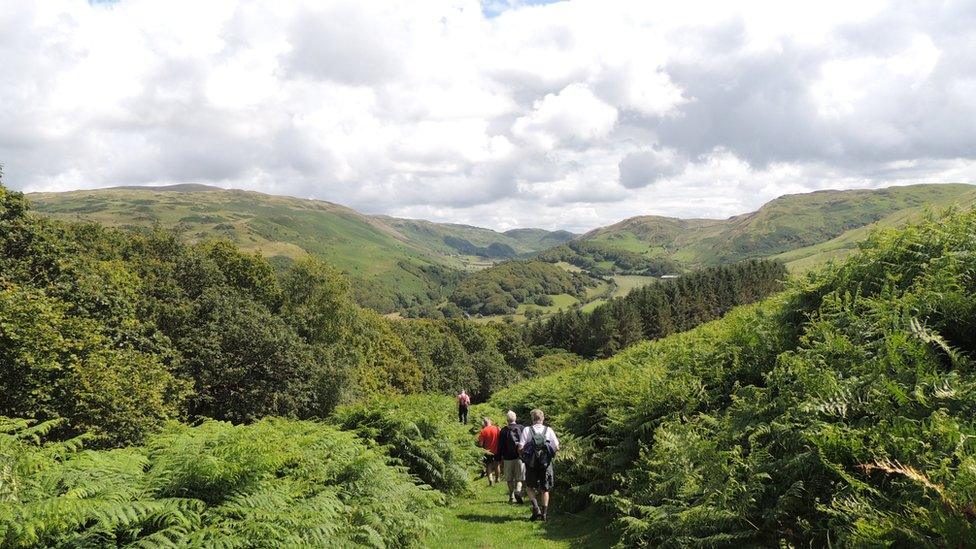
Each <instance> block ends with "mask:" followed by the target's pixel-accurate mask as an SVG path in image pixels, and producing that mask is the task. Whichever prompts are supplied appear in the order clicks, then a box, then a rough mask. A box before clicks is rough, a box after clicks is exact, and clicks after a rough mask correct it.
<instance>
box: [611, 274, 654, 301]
mask: <svg viewBox="0 0 976 549" xmlns="http://www.w3.org/2000/svg"><path fill="white" fill-rule="evenodd" d="M657 280H658V279H657V278H656V277H653V276H642V275H616V276H614V277H613V281H614V282H615V283H616V284H617V287H616V288H615V289H614V291H613V294H611V296H610V297H623V296H625V295H627V294H629V293H630V291H631V290H633V289H634V288H640V287H641V286H646V285H648V284H653V283H655V282H656V281H657Z"/></svg>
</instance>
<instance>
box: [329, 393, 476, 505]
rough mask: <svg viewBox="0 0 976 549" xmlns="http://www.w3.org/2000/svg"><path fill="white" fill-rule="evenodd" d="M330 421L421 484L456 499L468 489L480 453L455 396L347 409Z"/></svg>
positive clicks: (400, 399)
mask: <svg viewBox="0 0 976 549" xmlns="http://www.w3.org/2000/svg"><path fill="white" fill-rule="evenodd" d="M332 421H333V422H334V423H335V424H336V425H338V426H339V428H341V429H344V430H349V431H353V432H355V433H356V434H357V435H359V437H360V438H362V440H363V442H364V443H366V444H367V445H370V444H373V443H375V444H376V445H378V447H379V448H380V449H382V450H383V451H384V452H386V453H387V454H389V455H390V456H392V457H394V458H396V459H397V460H398V461H399V462H400V463H402V464H403V465H405V466H406V467H407V469H408V470H409V471H410V472H411V473H412V474H413V475H415V476H416V477H417V478H418V479H419V480H420V481H421V482H423V483H425V484H428V485H430V486H432V487H434V488H436V489H438V490H441V491H443V492H445V493H448V494H452V495H457V494H461V493H464V492H467V491H468V489H469V487H468V478H469V477H468V471H469V470H471V469H473V468H474V467H476V466H477V465H478V463H479V461H478V458H479V457H480V455H481V452H480V451H478V450H477V449H476V448H475V447H474V445H473V443H472V438H471V434H470V432H469V430H468V428H467V427H466V426H463V425H460V424H459V423H458V421H457V414H456V409H455V407H454V399H453V398H451V397H438V396H426V395H424V396H420V395H417V396H408V397H398V398H393V399H383V400H376V401H372V402H368V403H362V404H356V405H352V406H343V407H340V408H339V409H337V410H336V412H335V413H334V414H333V416H332Z"/></svg>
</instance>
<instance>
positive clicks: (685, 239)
mask: <svg viewBox="0 0 976 549" xmlns="http://www.w3.org/2000/svg"><path fill="white" fill-rule="evenodd" d="M974 203H976V187H974V186H972V185H964V184H939V185H910V186H904V187H889V188H885V189H866V190H865V189H859V190H846V191H836V190H827V191H816V192H812V193H805V194H793V195H785V196H781V197H779V198H777V199H775V200H772V201H770V202H768V203H766V204H765V205H763V206H762V207H761V208H759V209H758V210H757V211H755V212H751V213H747V214H743V215H738V216H735V217H731V218H728V219H724V220H711V219H688V220H685V219H675V218H668V217H659V216H640V217H634V218H630V219H626V220H624V221H621V222H619V223H616V224H614V225H610V226H608V227H602V228H599V229H596V230H593V231H590V232H589V233H586V234H584V235H583V236H581V237H580V240H584V241H593V242H599V243H602V244H606V245H607V246H610V247H613V248H616V249H619V250H623V251H627V252H631V253H638V254H642V255H645V256H649V257H657V256H667V257H671V258H673V259H675V260H678V261H680V262H682V263H685V264H719V263H727V262H732V261H739V260H743V259H749V258H756V257H772V256H779V255H780V254H783V255H782V258H783V259H784V260H786V261H797V260H800V259H805V260H806V261H805V262H803V263H798V264H797V266H802V267H806V266H812V265H816V264H819V263H822V262H824V261H826V260H827V259H829V258H831V257H835V256H837V255H840V254H842V250H845V249H850V248H851V247H852V245H853V244H854V243H856V242H858V241H860V240H863V238H864V237H865V236H866V235H867V234H868V232H869V231H870V229H871V228H872V227H875V226H895V225H898V224H901V223H904V222H905V221H906V220H908V219H912V218H914V217H917V216H918V215H920V214H921V213H922V212H924V211H925V210H926V209H929V208H931V209H941V208H944V207H946V206H949V205H953V204H957V205H959V206H960V207H962V208H971V207H972V205H973V204H974ZM835 239H836V242H833V243H832V244H826V243H828V242H829V241H832V240H835ZM821 245H823V247H822V248H816V247H817V246H821ZM799 250H804V251H799Z"/></svg>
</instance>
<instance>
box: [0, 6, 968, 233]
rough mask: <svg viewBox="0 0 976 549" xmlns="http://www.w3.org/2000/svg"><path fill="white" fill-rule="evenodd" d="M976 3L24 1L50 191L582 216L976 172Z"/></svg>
mask: <svg viewBox="0 0 976 549" xmlns="http://www.w3.org/2000/svg"><path fill="white" fill-rule="evenodd" d="M974 122H976V2H972V1H952V0H947V1H942V2H927V1H904V2H897V1H896V2H883V1H875V0H858V1H856V2H851V1H850V0H844V1H832V0H822V1H819V2H795V3H794V2H786V1H782V0H780V1H757V2H748V1H745V2H728V1H727V0H723V1H714V2H711V1H701V2H699V1H693V0H684V1H681V2H653V1H647V0H638V1H633V2H630V1H612V0H598V1H589V0H564V1H559V2H540V1H518V0H482V1H480V2H479V1H478V0H404V1H395V0H389V1H385V0H384V1H380V0H374V1H362V0H327V1H319V0H316V1H308V2H303V1H296V2H291V1H285V0H268V1H263V0H256V1H232V0H207V1H206V2H200V1H196V0H194V1H182V0H166V1H162V0H153V1H148V0H147V1H143V0H117V1H108V2H105V1H99V2H91V3H89V2H86V1H83V0H77V1H68V0H45V1H44V2H23V1H20V0H0V162H2V163H3V165H4V184H5V185H7V186H9V187H12V188H14V189H18V190H24V191H60V190H69V189H82V188H97V187H109V186H117V185H164V184H175V183H203V184H210V185H216V186H220V187H228V188H241V189H250V190H256V191H262V192H266V193H272V194H285V195H291V196H299V197H306V198H317V199H322V200H328V201H331V202H337V203H340V204H344V205H347V206H350V207H352V208H355V209H357V210H360V211H363V212H367V213H385V214H390V215H396V216H401V217H414V218H424V219H430V220H434V221H451V222H459V223H468V224H473V225H479V226H486V227H491V228H495V229H510V228H514V227H544V228H550V229H555V228H563V229H569V230H574V231H581V230H585V229H589V228H593V227H596V226H601V225H606V224H610V223H614V222H616V221H619V220H621V219H623V218H626V217H631V216H634V215H647V214H656V215H669V216H678V217H711V218H723V217H728V216H730V215H735V214H739V213H742V212H746V211H751V210H754V209H756V208H757V207H759V206H760V205H761V204H763V203H764V202H766V201H768V200H771V199H773V198H775V197H777V196H780V195H783V194H788V193H800V192H808V191H813V190H818V189H826V188H838V189H839V188H866V187H881V186H888V185H902V184H910V183H931V182H965V183H969V182H973V180H974V178H976V124H974Z"/></svg>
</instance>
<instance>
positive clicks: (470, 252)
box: [374, 216, 576, 266]
mask: <svg viewBox="0 0 976 549" xmlns="http://www.w3.org/2000/svg"><path fill="white" fill-rule="evenodd" d="M374 219H378V220H380V221H382V222H383V223H385V224H386V225H388V226H390V227H393V228H394V229H396V230H397V231H398V232H399V233H400V234H402V235H403V236H404V237H406V238H407V239H409V240H410V241H411V242H413V243H414V244H417V245H418V246H422V247H424V248H425V249H429V250H434V251H436V252H438V253H441V254H444V255H447V256H452V257H456V258H458V259H460V260H461V261H464V262H466V263H469V264H473V265H475V266H476V265H477V260H478V258H480V259H482V260H484V259H503V258H504V259H508V258H512V257H516V256H519V255H525V254H531V253H533V252H537V251H539V250H542V249H545V248H548V247H550V246H555V245H557V244H561V243H563V242H567V241H569V240H572V239H573V238H574V237H576V235H575V234H573V233H571V232H568V231H547V230H545V229H514V230H511V231H506V232H504V233H499V232H496V231H492V230H491V229H483V228H481V227H472V226H471V225H460V224H457V223H434V222H432V221H425V220H422V219H399V218H396V217H389V216H374ZM465 256H470V257H465ZM472 260H473V262H472Z"/></svg>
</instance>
